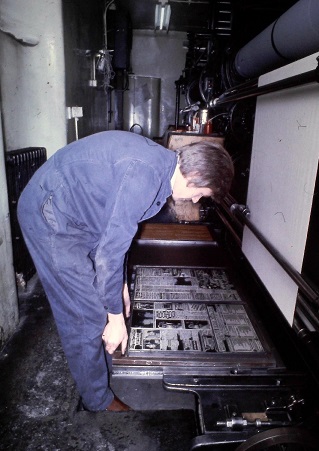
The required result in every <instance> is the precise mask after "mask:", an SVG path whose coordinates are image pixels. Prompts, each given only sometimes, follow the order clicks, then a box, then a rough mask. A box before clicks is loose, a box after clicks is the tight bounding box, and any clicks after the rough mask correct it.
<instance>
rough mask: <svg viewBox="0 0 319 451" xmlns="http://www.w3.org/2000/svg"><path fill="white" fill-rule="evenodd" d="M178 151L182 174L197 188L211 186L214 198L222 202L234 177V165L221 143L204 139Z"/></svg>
mask: <svg viewBox="0 0 319 451" xmlns="http://www.w3.org/2000/svg"><path fill="white" fill-rule="evenodd" d="M176 152H177V154H178V156H179V166H180V171H181V173H182V175H183V176H184V177H186V178H187V179H188V180H189V182H191V183H194V185H195V186H196V187H197V188H206V187H207V188H210V189H211V190H212V191H213V195H212V198H213V199H214V200H215V201H216V202H221V201H222V199H223V198H224V197H225V196H226V194H227V193H228V192H229V190H230V187H231V184H232V180H233V177H234V165H233V162H232V159H231V157H230V155H229V153H228V152H227V150H226V149H225V148H224V147H223V146H222V145H221V144H219V143H214V142H210V141H204V140H203V141H200V142H197V143H192V144H189V145H187V146H183V147H180V148H179V149H177V151H176Z"/></svg>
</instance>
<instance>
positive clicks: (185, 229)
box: [138, 223, 213, 241]
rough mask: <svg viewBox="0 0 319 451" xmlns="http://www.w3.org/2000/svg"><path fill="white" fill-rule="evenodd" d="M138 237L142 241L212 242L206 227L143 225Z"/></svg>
mask: <svg viewBox="0 0 319 451" xmlns="http://www.w3.org/2000/svg"><path fill="white" fill-rule="evenodd" d="M138 237H139V238H140V239H143V240H175V241H213V237H212V234H211V232H210V230H209V229H208V227H207V226H205V225H188V224H152V223H150V224H148V223H145V224H143V225H142V226H141V229H140V232H139V236H138Z"/></svg>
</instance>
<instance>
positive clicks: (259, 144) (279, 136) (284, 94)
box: [242, 54, 319, 324]
mask: <svg viewBox="0 0 319 451" xmlns="http://www.w3.org/2000/svg"><path fill="white" fill-rule="evenodd" d="M317 56H318V54H315V55H311V56H309V57H307V58H304V59H302V60H299V61H297V62H295V63H292V64H289V65H287V66H285V67H283V68H280V69H277V70H275V71H272V72H269V73H268V74H265V75H263V76H261V77H260V79H259V86H261V85H264V84H268V83H272V82H274V81H277V80H280V79H284V78H287V77H291V76H293V75H296V74H299V73H303V72H307V71H310V70H313V69H315V68H316V67H317V61H316V57H317ZM318 156H319V84H318V83H310V84H307V85H303V86H299V87H295V88H289V89H287V90H282V91H278V92H275V93H271V94H265V95H263V96H260V97H258V100H257V108H256V116H255V128H254V139H253V149H252V159H251V167H250V177H249V187H248V197H247V205H248V207H249V209H250V211H251V216H250V220H251V221H252V223H253V224H254V225H255V226H256V227H257V228H258V230H260V232H261V233H262V234H263V235H264V236H265V237H266V238H267V239H268V241H269V242H270V243H271V244H272V245H273V246H275V248H276V249H277V250H278V251H279V252H280V254H281V255H283V257H284V258H285V259H286V260H288V262H289V263H290V264H291V265H292V266H293V267H294V268H295V269H296V270H297V271H298V272H300V271H301V268H302V262H303V256H304V250H305V245H306V239H307V232H308V225H309V219H310V213H311V206H312V198H313V192H314V185H315V180H316V174H317V168H318ZM242 250H243V252H244V254H245V255H246V257H247V258H248V260H249V261H250V263H251V264H252V266H253V267H254V269H255V270H256V272H257V274H258V275H259V277H260V278H261V280H262V281H263V283H264V285H265V286H266V288H267V290H268V292H269V293H270V294H271V296H272V297H273V299H274V300H275V302H276V303H277V305H278V306H279V308H280V310H281V311H282V313H283V314H284V316H285V317H286V319H287V320H288V322H289V323H290V324H292V322H293V316H294V310H295V303H296V297H297V292H298V287H297V286H296V284H295V283H294V282H293V281H292V280H291V279H290V277H289V276H288V275H287V274H286V272H285V271H284V270H283V269H282V268H281V266H280V265H279V264H278V263H277V262H276V260H275V259H274V258H273V257H272V256H271V255H270V254H269V252H268V251H267V250H266V249H265V248H264V246H263V245H262V244H260V242H259V241H258V240H257V238H256V237H255V236H254V235H253V234H252V233H251V232H250V230H248V229H247V227H245V230H244V236H243V244H242Z"/></svg>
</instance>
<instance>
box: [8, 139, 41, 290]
mask: <svg viewBox="0 0 319 451" xmlns="http://www.w3.org/2000/svg"><path fill="white" fill-rule="evenodd" d="M46 159H47V152H46V149H45V148H44V147H27V148H24V149H18V150H12V151H10V152H7V153H6V174H7V185H8V199H9V212H10V223H11V233H12V248H13V264H14V269H15V273H16V275H17V279H18V282H19V283H21V284H25V283H26V282H27V281H28V280H29V279H30V278H31V277H32V276H33V275H34V274H35V271H36V270H35V267H34V264H33V261H32V258H31V256H30V254H29V252H28V250H27V247H26V245H25V243H24V239H23V236H22V232H21V229H20V226H19V223H18V217H17V204H18V199H19V196H20V194H21V193H22V191H23V189H24V187H25V186H26V185H27V183H28V182H29V180H30V179H31V177H32V175H33V174H34V173H35V171H36V170H37V169H39V167H40V166H41V165H42V164H43V163H44V162H45V161H46Z"/></svg>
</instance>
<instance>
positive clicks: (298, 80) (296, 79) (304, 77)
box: [213, 2, 319, 106]
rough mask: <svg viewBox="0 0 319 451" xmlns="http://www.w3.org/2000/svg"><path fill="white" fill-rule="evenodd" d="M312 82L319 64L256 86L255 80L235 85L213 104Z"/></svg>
mask: <svg viewBox="0 0 319 451" xmlns="http://www.w3.org/2000/svg"><path fill="white" fill-rule="evenodd" d="M318 4H319V2H318ZM317 60H318V58H317ZM312 82H317V83H318V82H319V66H317V67H316V69H314V70H311V71H308V72H304V73H303V74H299V75H295V76H293V77H288V78H285V79H283V80H279V81H275V82H273V83H268V84H267V85H263V86H256V83H255V81H252V85H251V86H249V85H247V83H245V85H243V89H240V86H241V85H239V86H237V89H235V90H234V89H229V90H227V91H225V92H224V93H223V94H222V95H221V96H220V97H218V98H216V99H214V102H213V105H214V106H217V105H222V104H224V103H229V102H236V101H238V100H243V99H248V98H251V97H257V96H260V95H263V94H269V93H271V92H276V91H280V90H283V89H288V88H293V87H295V86H300V85H304V84H307V83H312Z"/></svg>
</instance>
